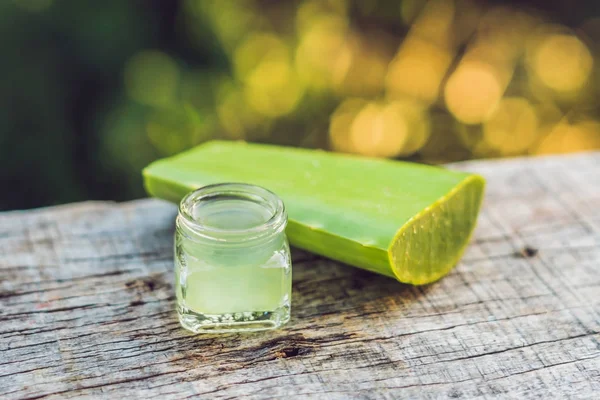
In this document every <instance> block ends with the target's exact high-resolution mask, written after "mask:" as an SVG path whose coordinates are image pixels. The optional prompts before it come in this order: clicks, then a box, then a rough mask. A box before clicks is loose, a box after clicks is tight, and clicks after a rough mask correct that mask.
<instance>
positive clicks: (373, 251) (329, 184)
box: [143, 141, 485, 285]
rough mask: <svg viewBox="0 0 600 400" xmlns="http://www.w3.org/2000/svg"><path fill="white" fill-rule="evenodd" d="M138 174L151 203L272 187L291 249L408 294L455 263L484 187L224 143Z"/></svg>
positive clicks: (449, 174)
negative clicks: (389, 282)
mask: <svg viewBox="0 0 600 400" xmlns="http://www.w3.org/2000/svg"><path fill="white" fill-rule="evenodd" d="M143 174H144V183H145V186H146V190H147V191H148V193H149V194H151V195H152V196H155V197H159V198H163V199H166V200H170V201H173V202H178V201H179V200H180V199H181V198H182V197H183V196H184V195H185V194H186V193H187V192H189V191H190V190H193V189H196V188H199V187H202V186H204V185H208V184H213V183H220V182H244V183H251V184H255V185H260V186H263V187H265V188H268V189H270V190H272V191H274V192H275V193H277V194H278V195H279V196H280V197H281V198H282V199H283V201H284V203H285V205H286V208H287V211H288V215H289V224H288V228H287V234H288V237H289V240H290V243H291V244H293V245H295V246H297V247H299V248H302V249H305V250H308V251H312V252H314V253H317V254H321V255H323V256H326V257H329V258H332V259H335V260H338V261H341V262H344V263H347V264H350V265H353V266H356V267H359V268H363V269H366V270H369V271H373V272H376V273H379V274H383V275H387V276H390V277H393V278H396V279H397V280H399V281H401V282H405V283H410V284H414V285H421V284H426V283H430V282H433V281H435V280H437V279H439V278H441V277H442V276H444V275H445V274H446V273H448V271H450V270H451V269H452V267H453V266H454V265H455V264H456V263H457V262H458V260H459V258H460V256H461V255H462V253H463V251H464V249H465V248H466V246H467V243H468V240H469V237H470V235H471V233H472V231H473V229H474V227H475V224H476V220H477V215H478V213H479V208H480V205H481V200H482V197H483V191H484V186H485V181H484V180H483V178H482V177H480V176H478V175H473V174H468V173H464V172H457V171H449V170H446V169H442V168H438V167H433V166H427V165H421V164H414V163H407V162H399V161H389V160H381V159H371V158H364V157H359V156H350V155H341V154H334V153H328V152H324V151H320V150H305V149H296V148H287V147H279V146H270V145H259V144H248V143H245V142H223V141H212V142H208V143H205V144H203V145H201V146H198V147H196V148H194V149H191V150H189V151H186V152H184V153H181V154H179V155H176V156H173V157H170V158H166V159H163V160H159V161H156V162H154V163H152V164H151V165H149V166H148V167H146V168H145V169H144V172H143Z"/></svg>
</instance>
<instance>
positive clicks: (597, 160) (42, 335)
mask: <svg viewBox="0 0 600 400" xmlns="http://www.w3.org/2000/svg"><path fill="white" fill-rule="evenodd" d="M455 167H456V168H461V169H465V170H471V171H475V172H480V173H482V174H483V175H485V176H486V177H487V178H488V181H489V185H488V193H487V197H486V200H485V203H484V208H483V213H482V215H481V219H480V223H479V226H478V228H477V231H476V234H475V237H474V239H473V243H472V244H471V246H470V247H469V249H468V251H467V253H466V254H465V257H464V259H463V261H462V262H461V263H460V265H459V266H458V267H457V268H456V269H455V270H454V271H453V272H452V273H451V274H450V275H449V276H447V277H446V278H444V279H442V280H441V281H439V282H437V283H435V284H432V285H429V286H427V287H422V288H416V287H410V286H404V285H401V284H398V283H397V282H394V281H393V280H391V279H388V278H384V277H380V276H376V275H373V274H370V273H368V272H365V271H361V270H358V269H354V268H350V267H346V266H341V265H339V264H337V263H334V262H331V261H328V260H324V259H321V258H318V257H315V256H313V255H310V254H308V253H302V252H295V254H294V258H295V263H294V293H293V312H292V321H291V323H290V324H289V325H288V326H287V328H286V329H284V330H280V331H275V332H270V333H262V334H250V335H224V336H217V335H211V336H193V335H190V334H188V333H186V332H185V331H183V330H182V329H181V328H179V326H178V323H177V321H176V319H175V315H174V312H173V302H174V299H173V288H172V285H171V281H172V253H171V252H172V234H173V220H174V216H175V212H176V209H175V207H174V206H173V205H170V204H167V203H164V202H161V201H158V200H142V201H136V202H130V203H124V204H114V203H105V202H90V203H80V204H73V205H67V206H60V207H53V208H47V209H40V210H34V211H26V212H8V213H3V214H0V256H1V257H0V277H1V282H0V307H1V308H0V397H2V398H8V399H16V398H40V397H55V398H58V397H60V398H74V397H86V396H106V397H110V398H129V397H144V398H153V397H156V398H161V399H162V398H164V399H169V398H173V399H175V398H185V397H188V396H192V397H193V396H201V397H202V396H203V395H204V396H205V397H210V398H229V397H236V396H242V395H244V396H246V397H248V398H266V397H278V398H281V397H285V396H289V395H297V396H299V397H311V398H312V397H321V398H332V399H336V398H340V399H344V398H348V397H354V398H398V397H402V398H405V397H406V398H409V397H419V398H440V397H442V398H447V397H453V398H459V397H460V398H485V397H493V396H494V395H503V396H510V397H513V398H538V397H542V398H550V397H571V398H591V397H593V394H594V393H596V395H597V393H599V392H600V333H599V332H600V153H590V154H580V155H575V156H562V157H549V158H539V159H515V160H504V161H493V162H489V161H487V162H472V163H466V164H460V165H457V166H455Z"/></svg>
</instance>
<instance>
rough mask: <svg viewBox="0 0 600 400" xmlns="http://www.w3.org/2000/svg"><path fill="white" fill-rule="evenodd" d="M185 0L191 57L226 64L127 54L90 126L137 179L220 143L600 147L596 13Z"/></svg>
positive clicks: (398, 148)
mask: <svg viewBox="0 0 600 400" xmlns="http://www.w3.org/2000/svg"><path fill="white" fill-rule="evenodd" d="M13 2H14V4H15V5H16V6H18V7H21V8H23V9H27V10H28V11H27V12H30V13H41V12H45V11H44V10H48V9H51V8H52V7H53V1H52V0H13ZM178 4H179V6H178V7H177V8H176V11H175V14H174V15H175V17H174V21H175V24H174V29H175V30H176V32H177V35H179V36H178V37H179V38H182V37H183V38H185V41H186V43H187V46H188V50H187V54H193V53H194V51H204V52H206V51H207V50H206V49H207V48H208V49H218V51H217V53H218V54H220V55H221V62H220V64H218V63H217V64H215V65H208V66H207V65H200V66H198V65H195V63H194V62H191V61H190V60H188V59H187V58H186V56H185V55H181V54H175V53H174V52H170V51H169V49H168V48H159V47H154V48H152V47H149V48H140V49H137V50H136V51H134V52H132V53H131V54H128V55H127V57H125V62H124V63H123V65H122V67H121V70H122V73H121V79H122V82H121V87H122V89H121V93H122V95H121V96H120V97H119V99H118V101H113V102H112V103H111V104H109V106H108V111H107V112H106V116H105V117H104V118H102V119H101V120H99V121H98V123H97V124H96V126H97V128H98V132H99V133H98V141H97V151H98V152H99V154H101V157H102V158H103V159H105V160H111V161H110V162H109V164H110V165H111V168H112V169H111V171H112V172H113V173H115V174H120V175H122V176H126V177H128V178H127V180H126V181H127V182H129V184H130V185H133V186H135V185H137V186H136V187H138V186H139V170H140V169H141V168H142V167H143V166H144V165H145V164H147V163H148V162H150V161H152V160H153V159H156V158H158V157H162V156H168V155H172V154H175V153H177V152H180V151H183V150H185V149H187V148H189V147H191V146H194V145H197V144H200V143H202V142H204V141H206V140H210V139H215V138H218V139H231V140H247V141H256V142H266V143H275V144H283V145H293V146H303V147H309V148H323V149H329V150H332V151H338V152H344V153H354V154H360V155H365V156H373V157H386V158H398V159H410V160H414V161H420V162H426V163H443V162H451V161H458V160H465V159H472V158H495V157H508V156H520V155H539V154H551V153H567V152H577V151H584V150H591V149H598V148H600V115H599V114H598V109H597V105H598V102H597V97H598V93H599V90H600V86H599V81H598V76H599V71H600V63H599V59H598V56H599V54H600V53H599V48H598V44H597V43H598V42H599V39H600V18H598V17H595V16H589V17H586V18H583V20H582V21H578V22H577V23H575V24H573V23H569V24H567V23H564V22H561V21H559V18H553V17H551V16H548V15H549V14H548V13H547V12H546V11H547V10H546V11H545V10H539V9H536V8H533V7H528V8H525V7H522V6H520V5H519V3H506V4H504V3H499V2H481V1H475V0H428V1H419V0H403V1H397V2H396V1H383V0H378V1H369V2H366V1H358V0H357V1H353V0H301V1H279V2H278V1H261V0H236V1H202V0H184V1H182V2H180V3H178ZM577 4H579V3H577ZM178 40H179V39H178ZM137 190H138V189H136V190H135V191H132V192H131V193H133V194H134V195H138V194H139V193H140V192H139V191H137Z"/></svg>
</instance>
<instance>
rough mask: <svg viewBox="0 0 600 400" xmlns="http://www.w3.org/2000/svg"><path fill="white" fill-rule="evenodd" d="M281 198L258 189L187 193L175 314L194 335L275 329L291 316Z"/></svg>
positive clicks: (178, 234) (179, 226)
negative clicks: (195, 333)
mask: <svg viewBox="0 0 600 400" xmlns="http://www.w3.org/2000/svg"><path fill="white" fill-rule="evenodd" d="M286 225H287V214H286V211H285V207H284V205H283V202H282V201H281V200H280V199H279V198H278V197H277V196H276V195H275V194H274V193H272V192H270V191H268V190H266V189H263V188H261V187H258V186H253V185H248V184H239V183H224V184H217V185H211V186H205V187H203V188H200V189H198V190H196V191H194V192H191V193H189V194H188V195H187V196H186V197H185V198H183V200H182V201H181V204H180V206H179V214H178V216H177V222H176V231H175V277H176V294H177V313H178V314H179V321H180V322H181V325H182V326H183V327H184V328H186V329H188V330H190V331H192V332H232V331H256V330H265V329H274V328H278V327H280V326H282V325H283V324H285V323H286V322H288V321H289V319H290V306H291V284H292V270H291V269H292V266H291V257H290V249H289V245H288V241H287V238H286V236H285V227H286Z"/></svg>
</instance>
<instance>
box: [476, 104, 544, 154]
mask: <svg viewBox="0 0 600 400" xmlns="http://www.w3.org/2000/svg"><path fill="white" fill-rule="evenodd" d="M538 125H539V123H538V117H537V114H536V112H535V109H534V107H533V106H532V105H531V104H530V103H529V101H527V100H526V99H524V98H521V97H507V98H504V99H503V100H502V101H501V102H500V104H499V105H498V107H497V108H496V109H495V110H494V112H493V113H492V115H491V116H490V118H489V119H488V120H487V121H486V122H485V124H484V126H483V138H484V140H485V141H486V142H487V145H488V146H489V147H490V148H492V149H495V150H497V151H498V152H499V153H501V154H503V155H512V154H519V153H523V152H525V151H526V150H527V149H528V148H529V147H531V145H532V144H533V143H534V142H535V141H536V139H537V137H538Z"/></svg>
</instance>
